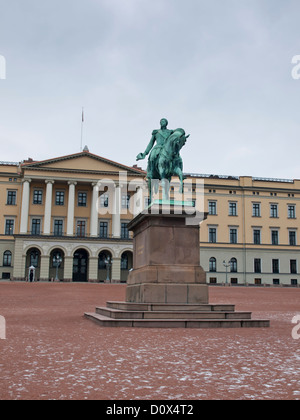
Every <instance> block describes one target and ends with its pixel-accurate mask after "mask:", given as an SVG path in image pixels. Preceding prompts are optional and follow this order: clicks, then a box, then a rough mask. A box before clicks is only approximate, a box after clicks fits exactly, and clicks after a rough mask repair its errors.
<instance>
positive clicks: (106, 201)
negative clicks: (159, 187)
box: [100, 194, 109, 207]
mask: <svg viewBox="0 0 300 420" xmlns="http://www.w3.org/2000/svg"><path fill="white" fill-rule="evenodd" d="M108 204H109V196H108V194H102V195H101V196H100V207H108Z"/></svg>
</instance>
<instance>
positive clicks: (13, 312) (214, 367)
mask: <svg viewBox="0 0 300 420" xmlns="http://www.w3.org/2000/svg"><path fill="white" fill-rule="evenodd" d="M124 296H125V286H124V285H103V284H102V285H100V284H72V283H71V284H63V283H62V284H60V283H59V284H57V283H35V284H31V283H0V315H2V316H5V318H6V327H7V328H6V333H7V339H6V340H0V351H1V356H0V399H1V400H3V399H10V400H11V399H36V400H37V399H106V400H107V399H300V340H295V339H293V338H292V334H291V333H292V328H293V327H294V326H295V325H293V324H292V323H291V320H292V318H293V317H294V316H295V315H297V314H299V313H300V289H288V288H252V287H249V288H245V287H210V302H211V303H234V304H236V310H245V311H247V310H250V311H253V317H254V318H269V319H270V320H271V328H263V329H256V328H255V329H232V330H231V329H224V330H222V329H211V330H193V329H188V330H186V329H180V330H178V329H166V330H161V329H149V330H147V329H129V328H125V329H113V328H101V327H99V326H97V325H96V324H94V323H92V322H91V321H89V320H87V319H85V318H84V317H83V313H84V312H88V311H90V312H93V311H94V308H95V306H97V305H104V304H105V302H106V301H107V300H124Z"/></svg>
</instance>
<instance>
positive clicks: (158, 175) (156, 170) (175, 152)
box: [147, 128, 189, 201]
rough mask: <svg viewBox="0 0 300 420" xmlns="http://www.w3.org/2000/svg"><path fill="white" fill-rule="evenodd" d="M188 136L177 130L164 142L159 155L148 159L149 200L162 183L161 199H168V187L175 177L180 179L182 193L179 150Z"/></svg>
mask: <svg viewBox="0 0 300 420" xmlns="http://www.w3.org/2000/svg"><path fill="white" fill-rule="evenodd" d="M188 137H189V135H188V136H186V135H185V131H184V130H183V129H182V128H177V129H176V130H174V131H173V132H172V134H171V135H170V136H169V137H168V138H167V139H166V140H165V142H164V144H163V146H162V147H161V149H160V152H159V154H158V155H157V154H156V155H155V156H154V157H153V159H151V155H150V157H149V162H148V169H147V179H148V188H149V194H150V200H151V201H152V198H153V190H154V191H155V193H157V192H158V189H159V183H158V181H159V180H161V181H162V190H163V199H165V200H168V199H169V186H170V182H171V178H172V176H174V175H177V176H178V177H179V179H180V192H181V193H183V180H184V176H183V162H182V159H181V156H180V150H181V149H182V147H183V146H184V145H185V143H186V141H187V139H188Z"/></svg>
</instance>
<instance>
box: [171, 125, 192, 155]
mask: <svg viewBox="0 0 300 420" xmlns="http://www.w3.org/2000/svg"><path fill="white" fill-rule="evenodd" d="M189 137H190V135H188V136H186V135H185V131H184V130H183V128H177V129H176V130H175V131H174V132H173V133H172V134H171V136H170V137H169V138H168V140H167V143H168V149H169V151H170V152H171V153H172V155H179V152H180V150H181V149H182V148H183V146H184V145H185V143H186V141H187V139H188V138H189Z"/></svg>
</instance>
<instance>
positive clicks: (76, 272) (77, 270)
mask: <svg viewBox="0 0 300 420" xmlns="http://www.w3.org/2000/svg"><path fill="white" fill-rule="evenodd" d="M87 280H88V253H87V251H86V250H85V249H79V250H78V251H76V252H75V254H74V259H73V281H87Z"/></svg>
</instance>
